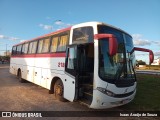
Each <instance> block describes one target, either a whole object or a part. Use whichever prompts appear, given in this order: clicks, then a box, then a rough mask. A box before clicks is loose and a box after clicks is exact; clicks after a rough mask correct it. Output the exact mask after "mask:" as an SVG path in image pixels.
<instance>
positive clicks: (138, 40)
mask: <svg viewBox="0 0 160 120" xmlns="http://www.w3.org/2000/svg"><path fill="white" fill-rule="evenodd" d="M132 37H133V43H134V45H136V46H145V45H151V41H149V40H146V39H144V38H143V36H142V35H141V34H133V35H132Z"/></svg>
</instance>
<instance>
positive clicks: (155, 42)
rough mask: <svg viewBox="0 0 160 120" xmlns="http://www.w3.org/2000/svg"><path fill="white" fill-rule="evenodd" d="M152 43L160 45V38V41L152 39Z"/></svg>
mask: <svg viewBox="0 0 160 120" xmlns="http://www.w3.org/2000/svg"><path fill="white" fill-rule="evenodd" d="M152 43H154V44H156V45H158V46H160V40H159V41H152Z"/></svg>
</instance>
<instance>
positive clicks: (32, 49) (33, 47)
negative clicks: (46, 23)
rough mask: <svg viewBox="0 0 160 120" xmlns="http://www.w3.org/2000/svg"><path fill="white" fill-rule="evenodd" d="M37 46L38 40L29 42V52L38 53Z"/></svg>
mask: <svg viewBox="0 0 160 120" xmlns="http://www.w3.org/2000/svg"><path fill="white" fill-rule="evenodd" d="M36 48H37V41H35V42H30V44H29V51H28V53H30V54H31V53H36Z"/></svg>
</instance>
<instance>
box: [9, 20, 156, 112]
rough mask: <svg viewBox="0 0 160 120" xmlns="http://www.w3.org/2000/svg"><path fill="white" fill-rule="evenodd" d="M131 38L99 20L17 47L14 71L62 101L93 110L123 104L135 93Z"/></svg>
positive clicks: (13, 55) (12, 69)
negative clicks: (80, 103) (79, 104)
mask: <svg viewBox="0 0 160 120" xmlns="http://www.w3.org/2000/svg"><path fill="white" fill-rule="evenodd" d="M135 50H139V51H145V52H149V54H150V63H151V62H153V58H154V56H153V52H152V51H151V50H148V49H143V48H135V47H134V46H133V41H132V37H131V36H130V35H129V34H128V33H126V32H125V31H123V30H121V29H119V28H116V27H113V26H111V25H108V24H105V23H101V22H87V23H81V24H77V25H74V26H72V27H69V28H66V29H63V30H59V31H56V32H52V33H50V34H46V35H44V36H40V37H38V38H35V39H32V40H30V41H25V42H23V43H20V44H17V45H14V46H13V48H12V56H11V61H10V73H12V74H14V75H17V76H18V78H19V80H20V82H24V81H25V80H27V81H30V82H32V83H35V84H37V85H39V86H42V87H44V88H46V89H48V90H49V93H54V95H55V97H56V99H58V100H60V101H64V100H69V101H80V102H82V103H84V104H86V105H88V107H90V108H95V109H103V108H111V107H116V106H120V105H124V104H127V103H129V102H130V101H132V100H133V98H134V96H135V94H136V84H137V81H136V74H135V62H136V61H135V54H134V51H135Z"/></svg>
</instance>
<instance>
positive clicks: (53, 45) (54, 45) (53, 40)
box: [50, 37, 58, 52]
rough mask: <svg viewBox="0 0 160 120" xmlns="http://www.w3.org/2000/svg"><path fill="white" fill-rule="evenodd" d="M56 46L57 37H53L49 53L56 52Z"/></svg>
mask: <svg viewBox="0 0 160 120" xmlns="http://www.w3.org/2000/svg"><path fill="white" fill-rule="evenodd" d="M57 45H58V37H53V38H52V42H51V50H50V51H51V52H56V51H57Z"/></svg>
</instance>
